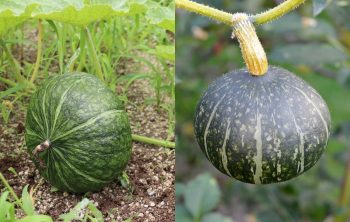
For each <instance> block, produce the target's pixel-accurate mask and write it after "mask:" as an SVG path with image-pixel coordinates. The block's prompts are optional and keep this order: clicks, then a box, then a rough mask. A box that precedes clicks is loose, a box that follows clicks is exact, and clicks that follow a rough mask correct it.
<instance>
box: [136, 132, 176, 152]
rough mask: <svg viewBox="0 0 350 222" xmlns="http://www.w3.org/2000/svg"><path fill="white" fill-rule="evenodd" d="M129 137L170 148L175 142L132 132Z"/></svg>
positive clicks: (172, 147) (173, 146)
mask: <svg viewBox="0 0 350 222" xmlns="http://www.w3.org/2000/svg"><path fill="white" fill-rule="evenodd" d="M131 137H132V139H133V140H134V141H137V142H141V143H148V144H152V145H157V146H162V147H167V148H171V149H174V148H175V143H174V142H171V141H166V140H159V139H155V138H150V137H146V136H140V135H135V134H132V135H131Z"/></svg>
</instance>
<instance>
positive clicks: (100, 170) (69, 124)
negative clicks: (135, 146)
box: [25, 73, 131, 193]
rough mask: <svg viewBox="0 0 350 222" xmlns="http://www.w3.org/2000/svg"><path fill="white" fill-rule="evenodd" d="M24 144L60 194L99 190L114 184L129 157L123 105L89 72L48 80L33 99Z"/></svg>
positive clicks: (41, 171) (28, 114)
mask: <svg viewBox="0 0 350 222" xmlns="http://www.w3.org/2000/svg"><path fill="white" fill-rule="evenodd" d="M25 132H26V133H25V141H26V145H27V148H28V151H29V154H30V156H31V157H32V159H33V161H34V163H35V165H36V167H37V168H38V169H39V172H40V174H41V175H42V176H43V177H44V178H46V179H47V180H48V181H49V182H50V183H51V184H52V185H53V186H55V187H57V188H58V189H60V190H62V191H69V192H74V193H83V192H87V191H96V190H99V189H101V188H102V187H103V186H105V185H106V184H108V183H110V182H111V181H113V180H114V179H115V178H116V177H117V176H118V175H119V174H120V173H121V172H122V171H123V170H124V168H125V167H126V164H127V163H128V160H129V159H130V156H131V129H130V125H129V121H128V117H127V114H126V112H125V111H124V108H123V104H122V103H121V101H119V100H118V99H117V97H116V96H115V94H114V93H113V92H112V91H111V90H109V89H108V88H106V87H105V85H104V84H103V82H101V81H100V80H99V79H97V78H96V77H94V76H93V75H90V74H84V73H69V74H64V75H56V76H53V77H50V78H49V79H47V80H46V81H45V82H44V83H43V84H42V85H41V86H40V87H39V88H38V89H37V91H36V92H35V93H34V95H33V96H32V98H31V100H30V103H29V108H28V112H27V118H26V125H25Z"/></svg>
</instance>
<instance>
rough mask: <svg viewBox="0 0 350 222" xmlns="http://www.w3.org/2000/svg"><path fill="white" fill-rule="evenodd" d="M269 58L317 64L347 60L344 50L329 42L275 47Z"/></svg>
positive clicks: (295, 62)
mask: <svg viewBox="0 0 350 222" xmlns="http://www.w3.org/2000/svg"><path fill="white" fill-rule="evenodd" d="M269 58H270V59H271V60H272V61H274V62H277V63H289V64H294V65H300V64H304V65H310V66H317V65H320V64H333V63H339V62H342V61H345V60H346V59H348V58H347V56H346V55H345V54H344V52H342V51H340V50H338V49H336V48H334V47H332V46H330V45H328V44H317V43H312V44H289V45H286V46H281V47H275V48H274V49H273V50H272V52H271V53H270V56H269Z"/></svg>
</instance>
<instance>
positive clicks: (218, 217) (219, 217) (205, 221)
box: [202, 213, 233, 222]
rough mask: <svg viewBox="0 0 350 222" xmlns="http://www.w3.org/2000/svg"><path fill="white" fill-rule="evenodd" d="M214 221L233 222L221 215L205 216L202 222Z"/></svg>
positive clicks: (211, 214)
mask: <svg viewBox="0 0 350 222" xmlns="http://www.w3.org/2000/svg"><path fill="white" fill-rule="evenodd" d="M212 221H220V222H233V220H232V219H231V218H229V217H226V216H224V215H221V214H219V213H210V214H206V215H204V216H203V219H202V222H212Z"/></svg>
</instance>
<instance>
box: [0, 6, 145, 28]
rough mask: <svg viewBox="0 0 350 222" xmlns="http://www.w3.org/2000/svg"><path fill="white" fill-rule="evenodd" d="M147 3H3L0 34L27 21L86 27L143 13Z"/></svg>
mask: <svg viewBox="0 0 350 222" xmlns="http://www.w3.org/2000/svg"><path fill="white" fill-rule="evenodd" d="M146 2H147V0H119V1H113V0H90V1H84V0H71V1H66V0H56V1H54V2H52V1H50V0H27V1H16V0H2V1H0V34H2V33H5V32H6V30H8V29H9V28H11V27H14V26H16V25H18V24H20V23H22V22H24V21H26V20H28V19H31V18H37V19H48V20H54V21H59V22H65V23H69V24H73V25H79V26H86V25H88V24H89V23H91V22H94V21H98V20H100V19H107V18H110V17H112V16H125V15H133V14H137V13H142V12H145V11H146V9H147V4H146Z"/></svg>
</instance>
